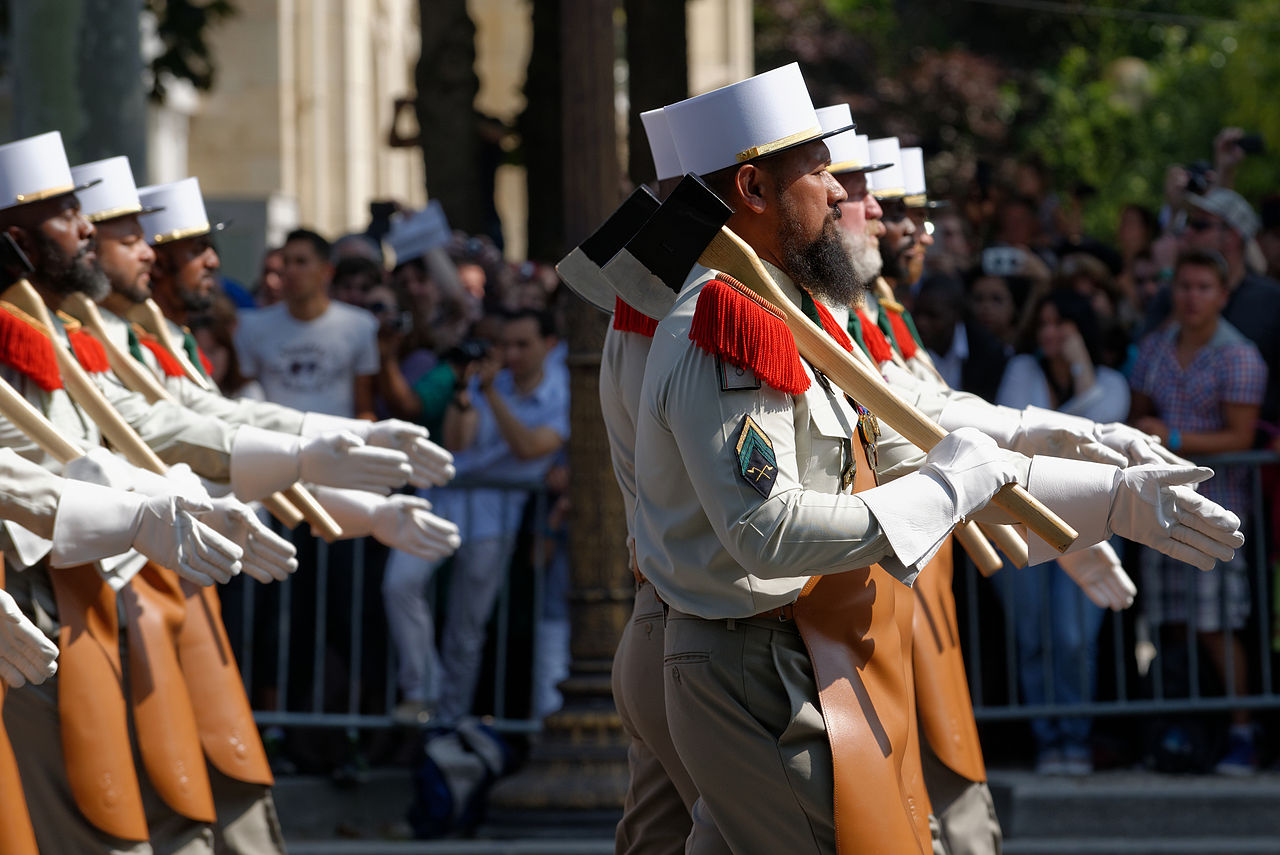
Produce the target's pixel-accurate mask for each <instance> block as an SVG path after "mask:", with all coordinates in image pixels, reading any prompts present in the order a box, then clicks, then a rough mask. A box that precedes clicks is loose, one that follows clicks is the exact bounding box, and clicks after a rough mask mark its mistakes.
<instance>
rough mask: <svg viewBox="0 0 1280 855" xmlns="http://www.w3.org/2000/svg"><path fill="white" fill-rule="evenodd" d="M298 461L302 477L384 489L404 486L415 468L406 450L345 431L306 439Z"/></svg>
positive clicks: (330, 483)
mask: <svg viewBox="0 0 1280 855" xmlns="http://www.w3.org/2000/svg"><path fill="white" fill-rule="evenodd" d="M298 463H299V468H298V477H299V479H300V480H302V481H307V482H309V483H313V484H324V485H326V486H330V487H346V488H348V489H351V490H370V491H373V492H382V493H385V492H387V491H388V490H392V489H394V488H396V487H403V486H404V485H405V482H406V481H408V479H409V475H410V473H411V472H412V470H411V469H410V467H409V460H408V457H407V456H406V455H405V454H404V452H402V451H395V450H393V449H390V448H373V447H371V446H368V445H365V443H364V440H362V439H360V437H358V436H356V435H355V434H352V433H345V432H343V433H334V434H328V435H326V436H317V437H314V438H312V439H308V440H304V441H303V442H302V447H301V448H300V449H299V452H298Z"/></svg>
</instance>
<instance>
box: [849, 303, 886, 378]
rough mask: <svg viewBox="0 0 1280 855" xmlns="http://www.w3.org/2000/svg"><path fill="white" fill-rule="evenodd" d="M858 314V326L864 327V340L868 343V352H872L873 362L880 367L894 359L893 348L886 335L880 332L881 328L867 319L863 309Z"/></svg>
mask: <svg viewBox="0 0 1280 855" xmlns="http://www.w3.org/2000/svg"><path fill="white" fill-rule="evenodd" d="M857 312H858V324H859V326H861V327H862V340H863V341H864V342H866V345H867V350H868V351H870V352H871V361H872V362H874V363H875V364H876V365H879V364H880V363H881V362H888V361H889V360H891V359H893V347H892V346H891V345H890V344H889V339H887V338H885V337H884V333H883V332H881V331H880V327H878V326H876V323H875V321H873V320H871V319H870V318H868V317H867V314H866V312H864V311H862V310H861V309H858V310H857Z"/></svg>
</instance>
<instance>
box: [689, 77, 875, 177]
mask: <svg viewBox="0 0 1280 855" xmlns="http://www.w3.org/2000/svg"><path fill="white" fill-rule="evenodd" d="M663 113H664V114H665V115H666V118H667V124H668V126H669V127H670V128H671V136H672V138H673V139H674V140H675V144H676V153H677V154H678V155H679V158H680V165H681V167H682V168H683V169H684V170H685V171H686V172H693V173H696V174H698V175H707V174H709V173H712V172H716V171H717V170H720V169H725V168H726V167H730V166H735V165H737V164H740V163H746V162H747V161H749V160H755V159H756V158H760V157H766V156H768V155H771V154H777V153H779V152H782V151H786V150H787V149H791V148H795V147H796V146H800V145H804V144H806V143H810V142H813V141H814V140H821V139H826V138H827V137H829V136H833V135H834V134H837V133H840V132H841V131H848V130H852V129H853V125H852V123H850V124H849V125H848V126H846V127H842V128H836V129H833V130H829V131H824V130H823V129H822V125H821V124H820V123H819V122H818V115H817V113H815V112H814V109H813V101H812V100H810V98H809V90H808V89H807V88H806V87H805V85H804V77H802V76H801V74H800V66H799V65H797V64H796V63H794V62H793V63H791V64H790V65H784V66H782V67H781V68H775V69H773V70H772V71H766V72H765V73H763V74H757V75H756V76H755V77H748V78H747V79H746V80H742V81H739V82H738V83H731V84H729V85H728V86H722V87H721V88H719V89H715V90H713V91H711V92H707V93H705V94H703V95H695V96H694V97H692V98H689V99H687V100H684V101H680V102H677V103H675V104H671V105H669V106H667V107H665V108H663Z"/></svg>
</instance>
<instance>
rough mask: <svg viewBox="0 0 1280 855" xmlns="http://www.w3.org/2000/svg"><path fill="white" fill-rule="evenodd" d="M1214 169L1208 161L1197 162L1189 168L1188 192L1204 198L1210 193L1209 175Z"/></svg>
mask: <svg viewBox="0 0 1280 855" xmlns="http://www.w3.org/2000/svg"><path fill="white" fill-rule="evenodd" d="M1212 170H1213V167H1212V166H1210V165H1209V162H1208V161H1205V160H1197V161H1196V162H1195V163H1193V164H1191V165H1190V166H1188V167H1187V192H1188V193H1195V194H1196V195H1197V196H1203V195H1204V194H1205V193H1208V192H1209V173H1210V172H1211V171H1212Z"/></svg>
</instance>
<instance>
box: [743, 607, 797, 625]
mask: <svg viewBox="0 0 1280 855" xmlns="http://www.w3.org/2000/svg"><path fill="white" fill-rule="evenodd" d="M759 618H763V619H764V620H777V621H784V622H785V621H790V620H795V619H796V607H795V604H794V603H787V604H786V605H785V606H778V607H777V608H776V609H769V610H768V611H765V612H760V613H759V614H755V615H752V616H751V619H752V620H756V619H759Z"/></svg>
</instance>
